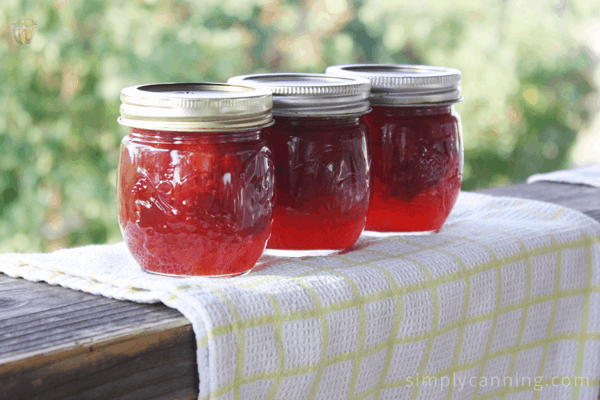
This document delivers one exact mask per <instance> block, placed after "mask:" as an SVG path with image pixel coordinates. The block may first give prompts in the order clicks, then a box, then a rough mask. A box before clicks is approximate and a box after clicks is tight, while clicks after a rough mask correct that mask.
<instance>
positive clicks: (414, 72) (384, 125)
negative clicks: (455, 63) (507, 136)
mask: <svg viewBox="0 0 600 400" xmlns="http://www.w3.org/2000/svg"><path fill="white" fill-rule="evenodd" d="M327 73H328V74H334V75H340V76H350V77H363V78H366V79H369V80H370V81H371V84H372V87H371V97H370V100H371V105H372V108H373V112H372V113H370V114H368V115H366V116H365V122H366V123H367V125H368V126H369V131H370V136H371V140H370V146H371V152H372V153H371V155H372V160H373V163H372V165H371V173H372V187H371V203H370V206H369V214H368V217H367V225H366V227H365V230H366V231H367V232H366V233H367V234H372V235H376V236H385V235H388V234H413V235H414V234H429V233H436V232H438V231H439V230H440V228H441V227H442V225H443V224H444V222H445V221H446V219H447V218H448V215H449V214H450V211H451V210H452V207H453V206H454V203H455V202H456V199H457V197H458V194H459V192H460V188H461V185H462V176H463V163H464V161H463V146H462V135H461V125H460V118H459V116H458V114H457V113H456V112H455V111H454V110H453V104H454V103H456V102H457V101H460V100H462V98H461V95H460V86H459V84H460V78H461V74H460V71H458V70H456V69H451V68H444V67H432V66H420V65H386V64H358V65H342V66H334V67H329V68H327Z"/></svg>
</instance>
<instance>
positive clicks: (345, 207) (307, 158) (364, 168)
mask: <svg viewBox="0 0 600 400" xmlns="http://www.w3.org/2000/svg"><path fill="white" fill-rule="evenodd" d="M366 129H367V128H366V126H365V125H364V123H363V122H362V117H358V118H357V117H340V118H305V117H298V118H295V117H279V116H276V117H275V125H273V126H272V127H269V128H266V129H265V130H264V132H265V137H266V138H267V140H268V141H269V144H270V146H271V148H272V149H273V154H274V160H275V161H274V162H275V173H276V181H277V188H276V206H275V212H274V217H273V233H272V235H271V238H270V239H269V242H268V244H267V247H268V248H269V249H284V250H316V249H331V250H341V249H345V248H348V247H350V246H352V245H353V244H354V242H356V240H357V239H358V237H359V236H360V234H361V232H362V230H363V228H364V225H365V221H366V215H367V209H368V204H369V203H368V202H369V167H368V158H367V157H368V156H367V143H366Z"/></svg>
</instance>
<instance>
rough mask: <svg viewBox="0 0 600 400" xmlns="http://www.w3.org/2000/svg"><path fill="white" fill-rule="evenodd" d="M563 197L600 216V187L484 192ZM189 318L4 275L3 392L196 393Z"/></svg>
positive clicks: (37, 395)
mask: <svg viewBox="0 0 600 400" xmlns="http://www.w3.org/2000/svg"><path fill="white" fill-rule="evenodd" d="M478 192H480V193H485V194H489V195H496V196H510V197H520V198H527V199H533V200H542V201H547V202H551V203H555V204H560V205H563V206H566V207H569V208H573V209H575V210H578V211H581V212H583V213H585V214H587V215H588V216H590V217H592V218H594V219H596V220H597V221H600V189H599V188H593V187H588V186H581V185H569V184H560V183H546V182H537V183H533V184H517V185H511V186H506V187H500V188H491V189H485V190H480V191H478ZM195 359H196V345H195V340H194V334H193V332H192V329H191V325H190V323H189V321H188V320H187V319H186V318H184V317H183V316H182V315H181V313H179V312H178V311H177V310H173V309H169V308H168V307H166V306H164V305H162V304H137V303H133V302H129V301H117V300H112V299H107V298H104V297H100V296H94V295H90V294H87V293H82V292H78V291H74V290H70V289H65V288H61V287H56V286H51V285H48V284H45V283H35V282H28V281H25V280H21V279H13V278H10V277H7V276H4V275H1V274H0V399H2V400H5V399H19V400H21V399H49V400H54V399H73V400H75V399H103V400H104V399H115V400H116V399H119V400H125V399H158V400H163V399H164V400H167V399H169V400H171V399H193V398H197V395H198V379H199V377H198V374H197V367H196V361H195Z"/></svg>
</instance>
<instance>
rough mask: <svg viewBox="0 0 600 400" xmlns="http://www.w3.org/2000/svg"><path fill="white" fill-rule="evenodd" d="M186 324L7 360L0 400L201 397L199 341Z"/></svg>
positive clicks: (155, 326)
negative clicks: (198, 367)
mask: <svg viewBox="0 0 600 400" xmlns="http://www.w3.org/2000/svg"><path fill="white" fill-rule="evenodd" d="M183 322H184V323H183V324H182V321H181V319H179V320H172V321H170V322H169V323H166V321H165V322H160V323H154V324H148V323H146V324H145V327H144V328H142V329H140V328H138V329H137V330H131V329H129V330H126V331H122V332H111V333H110V334H108V335H104V337H96V338H94V339H88V340H86V341H78V342H72V343H66V344H64V345H62V346H59V347H56V348H53V349H48V351H47V352H41V351H38V352H36V353H32V354H22V355H19V356H18V357H12V359H4V360H3V361H4V363H3V364H1V365H0V382H1V384H0V398H2V399H13V398H14V399H48V400H53V399H82V398H84V399H126V398H150V397H151V396H154V397H157V396H158V397H157V398H164V399H167V398H168V399H172V398H176V397H175V394H177V396H179V397H180V398H193V397H197V388H198V382H199V381H198V374H197V368H196V351H195V349H196V346H195V337H194V334H193V332H192V330H191V328H190V327H189V324H185V321H183ZM136 393H137V394H136ZM132 396H133V397H132Z"/></svg>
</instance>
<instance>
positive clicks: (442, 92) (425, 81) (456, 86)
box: [326, 64, 462, 106]
mask: <svg viewBox="0 0 600 400" xmlns="http://www.w3.org/2000/svg"><path fill="white" fill-rule="evenodd" d="M326 73H327V74H331V75H339V76H348V77H357V78H364V79H368V80H370V81H371V99H370V100H371V104H372V105H375V106H377V105H383V106H414V105H420V104H423V103H454V102H457V101H461V100H462V97H461V89H460V77H461V73H460V71H459V70H457V69H454V68H446V67H435V66H430V65H398V64H396V65H395V64H350V65H335V66H332V67H329V68H327V70H326Z"/></svg>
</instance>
